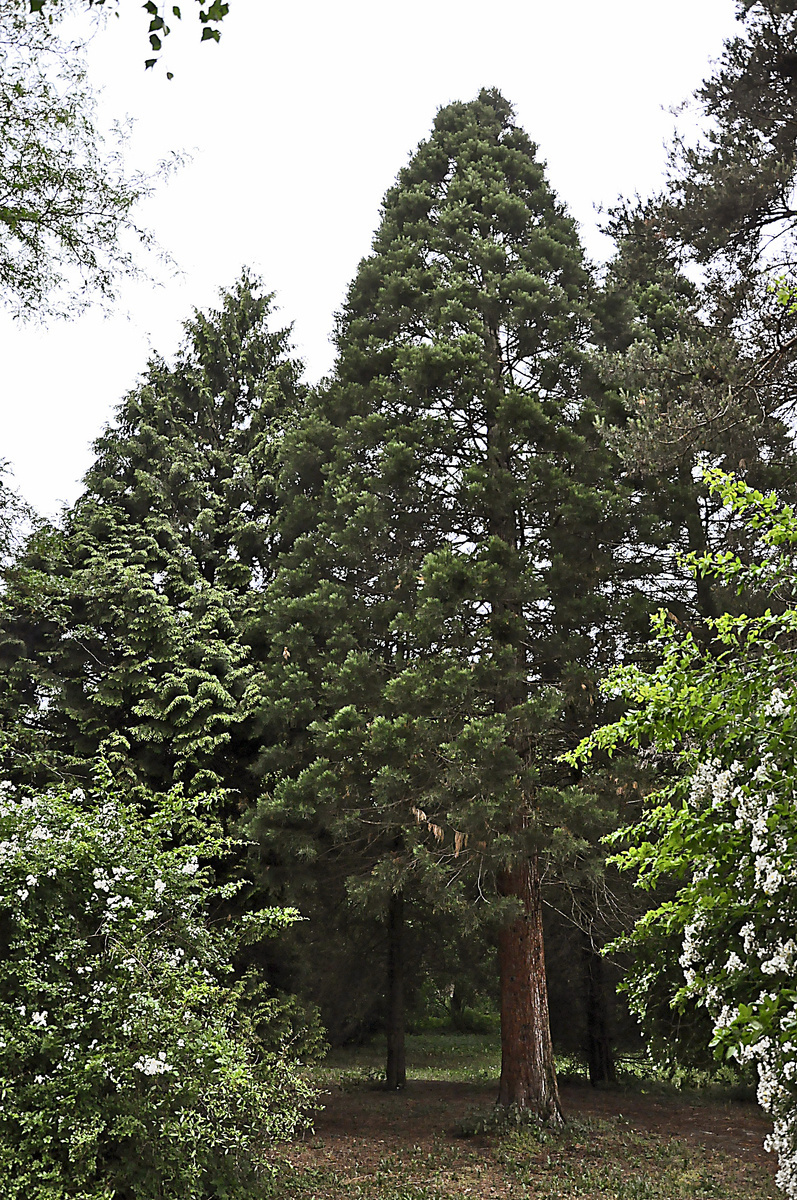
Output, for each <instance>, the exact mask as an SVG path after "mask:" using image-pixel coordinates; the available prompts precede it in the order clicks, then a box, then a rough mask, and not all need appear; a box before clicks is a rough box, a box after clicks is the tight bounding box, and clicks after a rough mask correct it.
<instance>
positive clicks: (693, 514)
mask: <svg viewBox="0 0 797 1200" xmlns="http://www.w3.org/2000/svg"><path fill="white" fill-rule="evenodd" d="M679 482H680V484H681V486H682V487H683V489H684V491H685V492H686V493H687V496H688V497H689V498H688V499H687V500H686V501H685V511H684V525H685V527H686V538H687V544H688V546H689V550H690V553H692V554H698V555H701V554H705V553H706V550H707V549H708V547H707V545H706V531H705V529H704V528H703V519H702V517H701V515H700V508H699V503H698V501H697V499H696V498H694V497H691V496H689V493H690V491H693V490H694V484H693V483H692V475H691V471H690V470H689V469H688V468H687V467H681V469H680V471H679ZM690 501H691V503H690ZM695 593H696V595H695V599H696V600H697V609H698V612H699V613H700V615H701V617H716V616H717V615H718V609H717V599H716V597H715V595H714V589H713V587H712V581H711V578H710V577H707V576H706V575H704V574H703V572H702V571H699V570H698V571H695Z"/></svg>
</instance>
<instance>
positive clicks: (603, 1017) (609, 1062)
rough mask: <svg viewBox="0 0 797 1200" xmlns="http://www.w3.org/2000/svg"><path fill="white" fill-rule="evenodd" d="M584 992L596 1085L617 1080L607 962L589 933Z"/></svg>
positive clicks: (589, 1066) (591, 1069)
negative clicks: (607, 989)
mask: <svg viewBox="0 0 797 1200" xmlns="http://www.w3.org/2000/svg"><path fill="white" fill-rule="evenodd" d="M583 953H584V992H585V997H584V998H585V1007H586V1018H587V1046H586V1050H587V1070H588V1071H589V1081H590V1083H591V1084H592V1086H593V1087H597V1085H598V1084H599V1083H614V1082H615V1081H616V1079H617V1076H616V1074H615V1070H614V1056H613V1054H612V1044H611V1041H610V1039H609V1006H608V1004H607V1003H606V981H605V971H604V962H603V959H602V958H601V956H600V954H598V953H597V952H596V950H595V947H594V946H593V944H592V939H591V938H590V937H589V936H588V935H586V934H585V936H584V943H583Z"/></svg>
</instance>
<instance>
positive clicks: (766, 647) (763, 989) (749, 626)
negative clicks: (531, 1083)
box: [580, 472, 797, 1197]
mask: <svg viewBox="0 0 797 1200" xmlns="http://www.w3.org/2000/svg"><path fill="white" fill-rule="evenodd" d="M709 482H710V485H711V487H712V489H713V490H714V492H715V493H717V494H719V495H720V496H721V498H722V499H723V501H724V503H725V504H726V505H728V506H729V507H731V508H732V509H733V510H734V511H735V512H737V513H740V514H742V515H743V516H744V519H745V520H746V522H747V523H748V525H749V526H750V527H751V528H752V529H753V530H755V531H756V533H757V535H758V538H759V552H758V555H757V556H756V559H755V560H754V561H753V562H752V563H750V562H744V561H742V560H741V559H740V558H738V557H737V556H735V555H733V554H730V553H727V554H717V555H707V556H704V557H703V558H701V559H699V560H697V561H695V562H694V567H695V568H696V569H700V570H702V571H704V572H707V573H711V574H712V575H716V576H719V577H720V578H722V579H723V580H725V581H726V583H728V584H730V585H733V586H736V587H738V588H742V587H746V588H747V589H748V590H749V591H757V592H761V591H762V590H763V591H764V592H766V593H767V594H769V596H770V597H771V599H772V605H771V607H768V608H767V609H766V610H765V611H764V612H763V613H762V614H761V615H759V616H751V615H748V614H746V613H742V614H740V615H738V616H734V615H732V614H730V613H724V614H722V615H721V616H719V617H718V618H716V619H714V620H709V621H708V628H709V640H710V646H709V648H708V649H702V648H701V647H700V645H699V643H698V642H697V641H696V640H695V638H694V637H693V636H692V634H691V633H689V632H686V631H684V630H683V628H681V627H680V626H679V625H678V624H677V623H676V622H674V621H673V620H672V618H671V617H669V616H668V615H666V614H661V615H660V616H659V618H658V620H657V622H656V629H657V650H658V654H659V657H660V665H659V666H658V667H657V668H656V669H655V670H653V671H652V672H650V673H648V674H646V673H644V672H641V671H640V670H639V669H638V668H634V667H623V668H618V669H616V670H615V671H614V672H612V673H611V674H610V675H609V677H608V679H607V680H606V681H605V683H604V685H603V686H604V688H606V689H609V690H611V691H613V692H615V693H619V694H620V695H621V696H623V697H624V699H625V700H626V701H627V703H628V704H629V706H630V707H629V708H628V711H627V712H626V713H625V714H624V715H623V716H622V717H621V718H620V719H619V720H618V721H617V722H615V723H614V724H612V725H609V726H606V727H604V728H602V729H600V730H598V731H597V732H596V733H595V734H593V735H592V737H591V738H590V739H588V740H587V741H586V742H585V743H584V745H583V746H582V748H581V750H580V754H581V755H586V754H589V753H590V752H592V751H596V750H600V751H609V752H610V753H611V752H613V751H614V750H616V749H617V748H619V747H621V746H623V745H624V744H630V745H631V746H633V747H641V746H646V747H649V750H648V753H652V754H655V755H656V756H657V758H658V760H659V762H660V764H661V767H660V769H661V771H662V773H663V774H664V775H665V777H667V776H668V777H669V782H668V783H667V784H666V785H665V786H664V787H663V788H660V789H659V790H658V791H657V792H656V793H654V794H653V795H652V796H651V797H649V798H648V802H647V804H646V807H645V811H644V813H643V815H642V817H641V818H640V820H639V821H638V822H637V823H636V824H635V825H633V826H630V827H628V828H626V829H624V830H622V831H620V832H619V833H618V834H617V835H615V840H616V841H619V840H620V839H622V842H623V843H625V844H626V845H627V848H626V849H624V850H623V851H622V852H621V854H620V856H619V859H618V861H619V862H620V863H621V865H622V866H624V867H625V868H627V869H634V870H635V871H636V872H637V878H638V881H639V884H640V886H642V887H645V888H653V887H655V886H656V885H657V884H659V883H660V882H661V881H662V880H663V879H675V880H676V881H677V882H678V887H677V892H676V894H675V896H674V898H673V899H671V900H667V901H665V902H664V903H663V904H660V905H658V907H653V908H652V909H651V910H650V911H649V912H647V913H646V914H645V916H644V917H643V918H642V920H641V921H640V922H638V924H637V926H636V928H635V930H634V931H633V933H631V934H630V935H629V936H627V937H626V938H624V939H623V941H622V943H621V944H622V946H623V947H624V948H626V949H631V950H634V951H636V954H637V957H636V962H635V965H634V966H633V968H632V970H631V972H630V974H629V976H628V979H627V981H626V983H625V984H624V986H625V987H626V988H627V989H628V991H629V993H630V995H631V1001H632V1004H633V1007H634V1009H635V1011H636V1012H637V1013H638V1015H639V1016H640V1018H641V1019H642V1020H643V1021H645V1020H646V1018H649V1017H652V1016H653V1015H655V1014H654V1011H652V1010H653V1009H654V1008H655V1007H656V1006H657V1005H656V1001H657V994H658V993H659V992H660V991H661V989H662V984H663V985H664V989H665V991H666V992H669V997H670V1000H671V1003H672V1005H673V1006H674V1007H675V1008H679V1007H683V1006H684V1005H686V1004H688V1003H695V1002H696V1003H697V1004H698V1005H700V1006H702V1007H705V1008H706V1010H707V1011H708V1014H709V1015H710V1018H711V1021H712V1023H713V1026H714V1037H713V1043H712V1044H713V1045H714V1046H715V1047H716V1049H717V1053H718V1054H725V1055H727V1056H728V1057H730V1056H733V1057H734V1058H736V1059H737V1060H738V1061H739V1062H740V1063H753V1064H755V1066H756V1068H757V1071H758V1078H759V1084H758V1098H759V1102H760V1103H761V1105H762V1106H763V1107H764V1108H765V1109H766V1110H767V1111H768V1112H770V1113H771V1114H772V1116H773V1117H774V1120H775V1131H774V1133H773V1135H772V1137H771V1138H770V1139H769V1145H770V1147H771V1148H772V1149H774V1150H776V1151H777V1153H778V1158H779V1163H780V1167H779V1172H778V1182H779V1184H780V1185H781V1187H783V1188H784V1189H785V1191H786V1192H787V1194H788V1195H789V1196H792V1197H793V1196H795V1195H797V1104H795V1099H796V1098H797V1045H796V1044H795V1034H797V991H795V986H794V977H795V962H796V961H797V947H796V946H795V941H794V936H793V935H794V926H795V919H797V914H796V913H795V889H794V859H795V847H797V828H795V818H794V795H795V787H796V786H797V781H796V780H795V761H794V746H793V742H794V732H793V730H794V687H793V680H794V669H793V657H794V634H795V629H797V609H795V606H794V546H795V545H797V521H796V520H795V516H794V512H793V510H792V509H791V508H789V507H785V508H784V507H782V506H780V505H779V504H778V501H777V499H776V497H775V495H774V494H769V495H768V496H763V495H762V494H761V493H760V492H757V491H755V490H754V489H752V488H750V487H748V486H747V485H745V484H742V483H740V482H739V481H737V480H734V479H733V477H732V476H727V475H722V474H721V473H719V472H713V473H712V474H711V475H710V476H709ZM675 939H677V944H678V947H679V953H678V957H677V958H676V956H675V955H674V954H673V953H672V952H670V953H665V954H662V949H664V950H665V951H666V950H667V949H668V948H671V947H672V946H673V942H674V940H675ZM665 971H666V974H664V972H665Z"/></svg>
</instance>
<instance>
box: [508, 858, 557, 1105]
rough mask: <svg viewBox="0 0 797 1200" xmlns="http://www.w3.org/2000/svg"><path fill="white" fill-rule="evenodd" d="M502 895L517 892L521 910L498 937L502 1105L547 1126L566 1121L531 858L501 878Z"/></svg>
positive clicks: (539, 903) (537, 888)
mask: <svg viewBox="0 0 797 1200" xmlns="http://www.w3.org/2000/svg"><path fill="white" fill-rule="evenodd" d="M499 888H500V891H501V894H502V895H504V896H515V897H517V899H518V900H519V901H520V902H521V904H522V906H523V911H522V913H521V915H520V916H519V917H517V918H516V920H514V921H513V922H512V924H511V925H507V926H505V927H504V928H503V929H502V930H501V932H500V934H499V937H498V960H499V965H500V972H501V1082H500V1085H499V1089H498V1105H499V1106H500V1107H505V1108H509V1107H512V1108H519V1109H526V1110H528V1111H529V1112H532V1113H534V1114H536V1116H538V1117H539V1119H540V1120H541V1121H543V1122H544V1123H545V1124H547V1125H550V1126H553V1127H560V1126H562V1125H563V1124H564V1118H563V1117H562V1109H561V1105H560V1103H559V1089H558V1087H557V1083H556V1069H555V1066H554V1057H553V1045H552V1043H551V1028H550V1022H549V1017H548V989H547V987H546V983H545V951H544V945H543V933H542V898H541V893H540V878H539V872H538V869H537V864H536V861H534V860H533V859H532V860H530V861H529V862H525V863H523V864H521V865H519V866H515V867H511V868H507V869H506V870H504V871H502V872H501V875H500V877H499Z"/></svg>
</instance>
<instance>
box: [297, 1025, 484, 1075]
mask: <svg viewBox="0 0 797 1200" xmlns="http://www.w3.org/2000/svg"><path fill="white" fill-rule="evenodd" d="M385 1055H386V1046H385V1042H384V1040H383V1039H381V1038H375V1039H374V1041H373V1042H369V1043H368V1044H367V1045H364V1046H345V1047H342V1048H339V1049H336V1050H332V1051H330V1053H329V1055H328V1056H327V1058H326V1059H325V1060H324V1062H323V1064H322V1065H321V1066H320V1067H318V1068H316V1072H315V1074H316V1076H317V1078H318V1079H319V1080H320V1081H321V1082H322V1083H325V1084H327V1085H329V1084H334V1083H343V1086H347V1082H348V1085H349V1086H351V1084H352V1083H353V1081H354V1078H355V1077H356V1075H357V1073H360V1075H361V1076H362V1082H363V1083H365V1084H369V1083H373V1082H375V1081H376V1080H378V1079H384V1070H385ZM500 1074H501V1043H500V1040H499V1039H498V1038H497V1037H496V1036H495V1034H494V1033H440V1032H434V1033H414V1034H408V1035H407V1078H408V1079H418V1080H435V1079H436V1080H441V1081H445V1082H447V1083H491V1082H493V1081H494V1080H497V1079H498V1077H499V1075H500Z"/></svg>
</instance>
